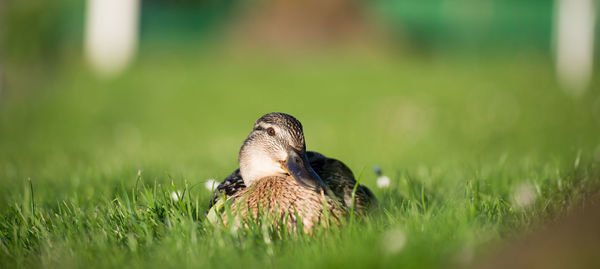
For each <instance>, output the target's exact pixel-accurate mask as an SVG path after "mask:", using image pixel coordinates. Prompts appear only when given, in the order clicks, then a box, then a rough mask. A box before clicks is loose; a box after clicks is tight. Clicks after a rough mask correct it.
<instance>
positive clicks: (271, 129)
mask: <svg viewBox="0 0 600 269" xmlns="http://www.w3.org/2000/svg"><path fill="white" fill-rule="evenodd" d="M267 134H269V135H270V136H274V135H275V130H274V129H273V128H272V127H269V128H267Z"/></svg>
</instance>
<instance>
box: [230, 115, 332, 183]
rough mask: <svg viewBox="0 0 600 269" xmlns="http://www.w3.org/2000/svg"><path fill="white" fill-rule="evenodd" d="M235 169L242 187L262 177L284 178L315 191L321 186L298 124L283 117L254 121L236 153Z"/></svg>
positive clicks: (266, 116)
mask: <svg viewBox="0 0 600 269" xmlns="http://www.w3.org/2000/svg"><path fill="white" fill-rule="evenodd" d="M239 165H240V173H241V175H242V178H243V179H244V184H245V185H246V186H251V185H252V184H253V183H254V182H256V181H257V180H259V179H261V178H264V177H269V176H281V177H286V176H288V175H289V176H291V177H292V178H294V180H296V181H298V183H300V184H301V185H302V186H304V187H307V188H311V189H315V190H317V191H318V190H319V189H321V188H323V189H324V186H325V184H324V183H323V181H322V180H321V178H320V177H319V175H317V173H316V172H315V171H314V170H313V168H312V167H311V166H310V163H309V161H308V158H307V156H306V144H305V143H304V132H303V131H302V124H301V123H300V122H299V121H298V120H297V119H296V118H294V117H292V116H291V115H288V114H284V113H269V114H266V115H264V116H262V117H260V118H259V119H258V120H257V121H256V123H255V124H254V128H253V129H252V132H251V133H250V135H248V138H246V140H245V141H244V144H243V145H242V148H241V149H240V155H239Z"/></svg>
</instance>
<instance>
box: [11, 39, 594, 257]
mask: <svg viewBox="0 0 600 269" xmlns="http://www.w3.org/2000/svg"><path fill="white" fill-rule="evenodd" d="M190 51H191V50H190V49H189V48H187V49H186V50H182V51H178V50H175V51H165V50H162V51H161V50H148V51H143V52H142V54H141V55H140V58H139V59H138V61H137V63H136V64H135V66H134V67H133V68H132V69H131V70H129V71H128V72H127V73H125V74H123V75H122V76H121V77H119V78H117V79H114V80H111V81H102V80H98V79H96V78H94V76H93V75H92V74H91V73H90V72H89V71H87V69H86V68H85V67H84V66H83V65H82V64H80V63H79V62H78V61H77V60H74V61H71V62H65V63H63V64H60V65H59V66H58V68H57V69H55V70H52V71H51V72H52V73H50V75H48V77H51V78H50V79H48V80H43V81H40V82H39V83H37V84H36V83H26V85H32V84H33V85H37V86H36V89H20V88H18V87H17V86H14V88H12V89H9V92H7V93H5V96H7V97H6V99H3V100H2V101H1V103H0V105H1V106H0V137H1V139H0V210H1V211H0V212H1V213H0V267H2V268H11V267H15V266H19V267H38V266H39V267H53V268H54V267H60V268H62V267H117V266H119V267H120V266H128V267H129V266H131V267H162V266H168V267H175V266H181V265H183V266H193V267H207V268H210V267H230V268H232V267H233V268H236V267H241V266H243V267H247V268H251V267H252V268H254V267H264V266H270V267H286V268H305V267H308V266H315V267H390V266H392V265H393V266H394V267H404V268H416V267H418V268H440V267H442V268H445V267H448V266H459V267H462V266H465V265H466V264H469V263H471V262H472V261H473V260H477V258H478V257H480V256H481V255H482V254H485V253H487V251H488V250H489V249H490V248H493V246H496V245H497V244H503V242H508V241H509V240H510V239H512V238H514V237H517V236H518V235H519V234H522V233H524V232H525V231H527V230H530V229H533V227H535V226H536V225H538V224H539V223H541V222H543V221H544V220H546V219H549V218H552V217H553V216H555V215H556V214H559V213H561V212H564V211H566V210H568V209H569V208H570V207H572V206H574V205H575V204H577V203H578V202H580V201H581V200H584V199H585V198H586V193H588V192H590V191H592V190H593V188H594V186H596V185H597V183H598V175H599V173H600V170H599V169H598V167H597V161H598V160H599V159H600V153H599V152H600V149H599V148H598V145H599V144H600V141H599V138H600V125H599V123H600V101H599V100H600V99H599V97H598V92H597V87H592V90H590V91H589V92H588V93H587V94H586V96H584V97H583V98H570V97H568V96H567V95H565V94H564V93H563V92H562V91H561V90H560V89H559V88H558V86H557V83H556V82H555V81H554V74H553V72H554V69H553V68H552V65H551V62H550V61H549V60H547V59H545V58H543V57H539V56H537V55H535V54H524V55H519V56H518V57H512V56H506V57H499V56H496V57H494V56H490V57H487V58H485V59H482V60H476V59H470V60H465V59H457V58H452V57H443V56H442V57H436V58H433V59H423V58H411V57H408V58H406V57H400V56H394V55H392V56H390V55H386V56H385V57H384V56H366V55H356V54H335V55H316V56H312V57H299V58H293V57H292V58H277V57H272V58H264V57H259V56H255V57H252V56H244V57H227V56H224V55H223V54H220V53H214V54H213V55H210V54H194V53H191V52H190ZM596 77H598V76H596ZM32 79H33V78H32ZM23 85H25V84H23ZM597 85H598V83H597V81H594V82H593V86H597ZM272 111H282V112H287V113H290V114H292V115H295V116H296V117H297V118H298V119H300V120H301V121H302V123H303V125H304V129H305V135H306V140H307V147H308V149H309V150H316V151H319V152H321V153H323V154H325V155H327V156H331V157H335V158H338V159H341V160H343V161H344V162H345V163H346V164H348V166H349V167H350V168H351V169H352V170H353V171H354V173H355V174H356V175H357V176H358V175H359V174H361V175H362V176H361V183H362V184H365V185H367V186H368V187H370V188H371V189H372V190H373V191H374V193H375V194H376V196H377V197H378V198H379V201H380V204H381V209H380V210H379V212H378V213H377V214H374V215H373V216H371V217H370V218H369V219H367V220H365V221H359V222H351V223H349V224H348V225H347V226H344V227H342V228H341V229H330V230H327V231H319V232H318V233H317V234H316V235H313V236H302V235H287V236H282V237H283V238H280V237H277V236H273V235H272V234H270V233H268V232H265V231H263V230H261V229H250V230H239V231H237V232H235V233H234V232H232V231H230V230H228V229H226V228H215V227H213V226H211V225H208V224H207V223H206V222H205V219H204V215H203V213H204V211H205V210H206V207H207V206H208V199H209V197H210V195H211V194H210V192H209V191H208V190H207V189H206V188H205V187H204V182H206V181H207V180H208V179H210V178H216V179H218V180H221V179H222V178H224V177H225V176H226V175H227V174H229V173H230V172H231V171H232V170H233V169H235V168H236V163H237V152H238V150H239V147H240V146H241V143H242V141H243V139H244V138H245V136H246V135H247V134H248V133H249V132H250V129H251V127H252V123H253V122H254V120H256V119H257V118H258V117H259V116H261V115H262V114H264V113H267V112H272ZM374 165H380V166H381V167H382V169H383V173H384V174H386V175H388V176H389V177H390V178H391V179H392V184H391V186H390V187H389V188H385V189H380V188H377V186H376V183H375V182H376V176H375V175H374V174H373V173H372V172H371V169H372V167H373V166H374ZM138 170H140V171H141V176H137V173H138ZM177 190H181V191H182V194H183V195H182V197H181V199H180V200H179V201H174V200H173V199H172V198H171V193H172V192H174V191H177ZM520 190H521V191H520ZM520 192H525V194H526V195H525V196H527V195H530V196H532V197H535V200H533V202H532V203H531V204H530V205H528V206H519V204H518V203H517V202H516V199H517V198H518V197H517V196H519V193H520ZM266 236H269V239H270V240H265V237H266Z"/></svg>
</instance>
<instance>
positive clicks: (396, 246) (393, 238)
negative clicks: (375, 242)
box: [381, 228, 406, 254]
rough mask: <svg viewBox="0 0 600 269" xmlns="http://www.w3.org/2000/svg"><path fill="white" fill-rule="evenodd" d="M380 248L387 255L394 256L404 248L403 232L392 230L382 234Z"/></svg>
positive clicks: (404, 237)
mask: <svg viewBox="0 0 600 269" xmlns="http://www.w3.org/2000/svg"><path fill="white" fill-rule="evenodd" d="M381 244H382V248H383V250H384V251H385V252H387V253H388V254H395V253H398V252H400V251H402V249H403V248H404V245H405V244H406V235H405V234H404V231H402V230H400V229H398V228H394V229H391V230H388V231H386V232H385V233H383V239H382V241H381Z"/></svg>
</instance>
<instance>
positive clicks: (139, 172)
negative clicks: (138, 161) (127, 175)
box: [137, 169, 142, 177]
mask: <svg viewBox="0 0 600 269" xmlns="http://www.w3.org/2000/svg"><path fill="white" fill-rule="evenodd" d="M137 176H138V177H139V176H142V169H138V174H137Z"/></svg>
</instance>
